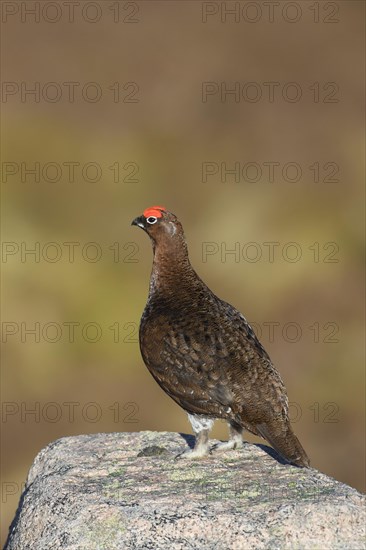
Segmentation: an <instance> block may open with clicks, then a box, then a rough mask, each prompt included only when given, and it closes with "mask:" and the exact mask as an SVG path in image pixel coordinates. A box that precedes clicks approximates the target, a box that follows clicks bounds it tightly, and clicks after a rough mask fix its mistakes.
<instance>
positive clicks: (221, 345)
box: [131, 206, 310, 468]
mask: <svg viewBox="0 0 366 550" xmlns="http://www.w3.org/2000/svg"><path fill="white" fill-rule="evenodd" d="M131 225H135V226H138V227H140V228H141V229H143V230H144V231H145V232H146V233H147V234H148V236H149V237H150V240H151V243H152V249H153V263H152V271H151V276H150V284H149V293H148V298H147V303H146V306H145V309H144V311H143V313H142V317H141V321H140V328H139V343H140V351H141V355H142V359H143V361H144V363H145V365H146V366H147V368H148V370H149V371H150V373H151V374H152V376H153V378H154V379H155V380H156V382H157V383H158V384H159V385H160V387H161V388H162V389H163V390H164V391H165V393H166V394H168V395H169V396H170V397H171V398H172V399H173V400H174V401H175V402H176V403H177V404H178V405H180V407H182V408H183V409H184V410H185V411H186V412H187V413H188V418H189V421H190V423H191V425H192V429H193V431H194V434H195V444H194V447H193V449H187V450H185V451H184V452H182V453H181V454H180V455H178V456H180V457H181V458H201V457H204V456H206V455H208V454H210V453H212V452H213V451H221V450H223V451H227V450H230V449H239V448H241V447H243V432H244V430H248V431H249V432H251V433H252V434H255V435H257V436H260V437H262V438H264V439H265V440H266V441H268V443H270V445H272V447H273V448H274V449H275V451H277V453H278V454H279V455H280V456H281V457H282V458H283V459H285V463H287V464H292V465H295V466H298V467H305V468H308V467H310V461H309V458H308V456H307V454H306V452H305V450H304V449H303V447H302V445H301V443H300V441H299V440H298V438H297V437H296V435H295V434H294V432H293V430H292V427H291V424H290V420H289V404H288V397H287V392H286V388H285V385H284V383H283V381H282V378H281V376H280V374H279V372H278V370H277V369H276V368H275V366H274V365H273V363H272V361H271V359H270V357H269V355H268V354H267V352H266V351H265V349H264V347H263V346H262V344H261V343H260V342H259V340H258V338H257V337H256V335H255V333H254V331H253V329H252V327H251V326H250V324H249V323H248V321H247V320H246V319H245V317H244V316H243V315H242V314H241V313H240V312H239V311H238V310H237V309H235V308H234V307H233V306H232V305H230V304H229V303H227V302H225V301H223V300H221V299H220V298H218V297H217V296H216V295H215V294H214V293H213V292H212V291H211V290H210V289H209V288H208V286H207V285H206V284H205V283H204V282H203V280H202V279H201V278H200V277H199V276H198V274H197V273H196V271H195V270H194V269H193V267H192V265H191V263H190V260H189V256H188V248H187V242H186V238H185V235H184V231H183V227H182V224H181V223H180V221H179V220H178V218H177V217H176V215H175V214H173V213H172V212H170V211H168V210H167V209H166V208H165V207H163V206H151V207H149V208H147V209H145V210H144V212H143V214H142V215H140V216H138V217H137V218H135V219H134V220H133V221H132V223H131ZM218 419H220V420H223V421H225V422H227V424H228V428H229V440H228V441H227V442H221V443H218V444H216V446H214V447H213V448H210V442H209V433H210V430H211V428H212V426H213V424H214V422H215V420H218Z"/></svg>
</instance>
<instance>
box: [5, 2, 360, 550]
mask: <svg viewBox="0 0 366 550" xmlns="http://www.w3.org/2000/svg"><path fill="white" fill-rule="evenodd" d="M23 4H24V5H23ZM36 4H38V7H37V6H36ZM56 6H58V9H57V7H55V3H54V2H52V3H51V2H31V1H28V2H3V3H2V6H1V7H2V46H3V47H2V67H3V70H2V80H3V88H2V111H3V117H2V199H3V200H2V205H3V207H2V220H3V236H2V237H3V250H2V252H3V255H2V271H3V297H2V322H3V325H2V328H3V337H2V359H3V361H2V388H1V389H2V449H1V451H2V486H1V488H2V508H3V514H2V521H3V525H2V536H3V539H2V540H4V538H5V536H6V534H7V529H8V525H9V523H10V521H11V519H12V517H13V515H14V512H15V509H16V505H17V503H18V500H19V497H20V491H21V484H22V482H23V481H24V480H25V478H26V475H27V471H28V468H29V467H30V465H31V463H32V461H33V459H34V457H35V455H36V454H37V453H38V452H39V451H40V450H41V448H42V447H44V446H45V445H47V444H48V443H50V442H51V441H53V440H55V439H57V438H59V437H64V436H68V435H73V434H81V433H93V432H103V431H106V432H108V431H134V430H167V431H182V432H189V431H190V425H189V424H188V422H187V419H186V415H185V414H184V412H183V411H182V410H180V409H179V407H178V406H176V405H175V404H174V403H173V401H171V400H170V399H169V398H168V397H167V396H166V395H165V394H164V393H163V392H162V391H161V390H160V389H159V387H158V386H157V384H156V383H155V382H154V380H153V379H152V378H151V376H150V375H149V373H148V372H147V370H146V368H145V367H144V365H143V363H142V360H141V357H140V353H139V348H138V343H137V327H138V323H139V319H140V315H141V312H142V310H143V307H144V304H145V300H146V296H147V290H148V279H149V274H150V267H151V260H152V254H151V247H150V243H149V242H148V238H147V237H146V235H144V234H143V233H142V232H141V231H139V230H137V229H136V228H135V227H131V226H130V223H131V220H132V219H133V218H134V217H135V216H137V215H139V214H140V213H141V212H142V211H143V209H144V208H146V207H147V206H150V205H153V204H162V205H164V206H166V207H168V209H170V210H172V211H173V212H175V213H176V214H177V215H178V216H179V218H180V219H181V221H182V223H183V225H184V227H185V231H186V236H187V239H188V243H189V247H190V254H191V260H192V263H193V265H194V266H195V268H196V270H197V271H198V273H199V274H200V275H201V276H202V278H203V279H204V280H205V281H206V282H207V284H208V285H209V286H210V287H211V288H212V290H214V291H215V292H216V293H217V294H218V295H219V296H220V297H222V298H224V299H226V300H227V301H229V302H231V303H232V304H234V305H235V306H237V307H238V308H239V309H240V310H241V311H242V312H243V313H244V314H245V316H246V317H247V318H248V319H249V320H250V321H251V322H252V323H253V326H254V327H255V328H256V330H257V333H258V334H259V336H260V338H261V340H262V342H263V344H264V345H265V347H266V348H267V350H268V352H269V353H270V355H271V357H272V359H273V361H274V362H275V364H276V365H277V366H278V368H279V370H280V372H281V374H282V375H283V378H284V380H285V383H286V386H287V389H288V393H289V399H290V401H291V403H292V405H291V407H292V408H291V411H292V419H293V422H294V428H295V431H296V433H297V435H298V436H299V438H300V440H301V441H302V443H303V445H304V447H305V449H306V450H307V452H308V454H309V456H310V457H311V459H312V465H313V466H314V467H315V468H318V469H320V470H322V471H323V472H325V473H327V474H329V475H331V476H334V477H335V478H336V479H338V480H341V481H343V482H345V483H348V484H350V485H352V486H354V487H356V488H358V489H359V490H364V489H365V478H364V467H363V464H364V451H365V445H364V443H365V438H364V395H363V391H364V370H363V361H364V357H363V334H364V333H363V298H364V296H363V251H362V250H363V248H362V243H363V231H362V229H363V202H364V195H363V178H364V161H363V150H364V141H363V140H364V122H363V121H364V112H363V109H364V108H363V71H364V68H363V67H364V64H363V43H364V28H363V24H364V14H363V12H364V3H363V2H359V1H355V2H353V1H347V2H343V1H340V2H331V3H329V2H328V3H327V2H315V3H314V2H306V1H302V2H301V1H298V2H296V3H291V5H290V3H288V2H280V3H279V5H278V6H277V5H276V6H274V5H271V6H269V5H266V3H262V2H251V3H249V4H248V2H226V3H222V2H206V3H205V2H203V3H201V2H198V1H194V2H193V1H192V2H190V1H169V2H155V1H149V2H112V1H111V2H109V1H108V0H107V1H103V2H101V1H100V2H77V3H76V4H75V5H73V6H71V7H70V6H69V7H67V6H65V5H64V3H63V2H58V3H57V4H56ZM238 6H239V8H238ZM296 6H297V7H296ZM225 9H226V11H225ZM232 9H233V10H234V12H233V13H229V11H230V10H232ZM32 10H33V12H32ZM34 10H35V11H34ZM228 10H229V11H228ZM235 10H236V11H235ZM207 83H209V84H207ZM31 89H33V90H34V92H33V93H27V92H29V91H30V90H31ZM230 90H232V91H233V90H234V92H235V93H227V92H229V91H230ZM37 163H38V164H37ZM233 169H234V171H235V173H232V172H230V170H233ZM29 170H33V173H32V172H30V171H29ZM225 170H226V171H225ZM73 171H74V173H73ZM65 243H66V244H65ZM207 243H209V244H207ZM265 243H267V244H265ZM268 243H272V244H268ZM29 250H34V251H35V252H33V253H27V251H29ZM230 250H231V251H233V250H234V251H235V253H231V254H230V253H229V251H230ZM37 323H38V324H37ZM32 330H33V332H32ZM32 411H33V412H32ZM213 436H215V437H219V438H226V429H225V426H224V425H223V424H221V423H217V425H216V427H215V430H214V433H213ZM248 439H249V440H255V438H252V437H251V436H249V437H248ZM183 444H184V443H183V441H182V445H183ZM243 467H245V465H244V463H243Z"/></svg>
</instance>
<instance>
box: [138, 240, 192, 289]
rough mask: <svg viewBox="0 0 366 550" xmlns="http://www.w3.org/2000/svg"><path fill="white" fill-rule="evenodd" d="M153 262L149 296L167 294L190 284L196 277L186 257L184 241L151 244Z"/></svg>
mask: <svg viewBox="0 0 366 550" xmlns="http://www.w3.org/2000/svg"><path fill="white" fill-rule="evenodd" d="M153 252H154V260H153V265H152V271H151V277H150V291H149V296H152V295H153V294H157V293H158V294H160V295H163V294H169V295H171V294H172V292H174V291H176V290H177V289H180V288H182V289H183V288H185V287H186V286H187V285H189V284H192V282H193V280H194V279H195V278H196V277H197V275H196V273H195V271H194V269H193V268H192V266H191V263H190V261H189V257H188V250H187V245H186V243H185V241H183V240H182V241H178V240H172V241H170V242H168V243H167V242H163V243H153Z"/></svg>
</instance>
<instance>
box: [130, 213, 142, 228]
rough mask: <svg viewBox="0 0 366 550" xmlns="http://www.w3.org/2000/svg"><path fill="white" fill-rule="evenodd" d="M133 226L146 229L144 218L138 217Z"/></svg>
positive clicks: (132, 223) (133, 221)
mask: <svg viewBox="0 0 366 550" xmlns="http://www.w3.org/2000/svg"><path fill="white" fill-rule="evenodd" d="M131 225H138V226H139V227H141V229H145V224H144V217H143V216H138V217H137V218H135V219H134V220H132V222H131Z"/></svg>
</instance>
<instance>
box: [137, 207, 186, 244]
mask: <svg viewBox="0 0 366 550" xmlns="http://www.w3.org/2000/svg"><path fill="white" fill-rule="evenodd" d="M131 225H137V226H138V227H141V229H143V230H144V231H146V233H147V234H148V235H149V237H150V238H151V239H152V240H153V241H154V243H159V242H164V241H165V242H167V241H175V240H177V239H179V240H181V239H182V237H183V239H184V236H183V228H182V225H181V223H180V222H179V221H178V219H177V217H176V216H175V215H174V214H172V212H169V211H168V210H167V209H166V208H164V207H163V206H150V208H146V210H144V212H143V214H142V215H141V216H138V217H137V218H135V219H134V220H133V221H132V223H131Z"/></svg>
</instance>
